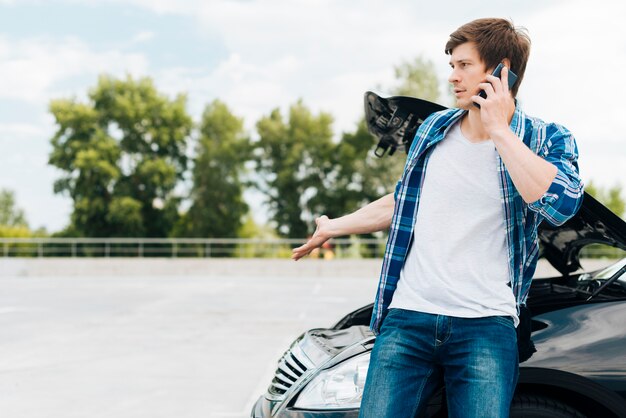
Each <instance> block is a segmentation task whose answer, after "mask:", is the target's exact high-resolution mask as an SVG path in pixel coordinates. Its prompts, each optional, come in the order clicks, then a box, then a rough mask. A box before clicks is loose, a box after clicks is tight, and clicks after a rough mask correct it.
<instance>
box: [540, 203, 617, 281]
mask: <svg viewBox="0 0 626 418" xmlns="http://www.w3.org/2000/svg"><path fill="white" fill-rule="evenodd" d="M538 234H539V241H540V242H541V244H542V246H541V248H542V252H541V255H542V256H543V257H545V258H546V260H548V261H549V262H550V264H552V266H553V267H554V268H555V269H557V270H558V271H559V272H560V273H561V274H563V275H564V276H566V275H568V274H569V273H571V272H573V271H576V270H578V269H579V268H580V263H579V255H580V250H581V249H582V248H583V247H584V246H586V245H589V244H606V245H610V246H612V247H617V248H621V249H622V250H626V222H625V221H624V220H623V219H621V218H620V217H619V216H617V215H615V214H614V213H613V212H611V211H610V210H609V209H607V208H606V207H605V206H604V205H602V204H601V203H600V202H598V201H597V200H596V199H595V198H594V197H593V196H591V195H590V194H589V193H587V192H585V196H584V197H583V203H582V206H581V208H580V210H579V211H578V212H577V213H576V215H574V216H573V217H572V218H571V219H570V220H568V221H567V222H565V223H564V224H563V225H561V226H556V227H555V226H552V225H550V224H549V223H548V222H542V223H541V224H540V225H539V231H538Z"/></svg>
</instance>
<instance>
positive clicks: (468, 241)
mask: <svg viewBox="0 0 626 418" xmlns="http://www.w3.org/2000/svg"><path fill="white" fill-rule="evenodd" d="M445 49H446V53H447V54H449V55H450V66H451V67H452V72H451V74H450V77H449V82H450V83H451V84H452V86H453V91H454V95H455V97H456V104H457V108H456V109H449V110H446V111H442V112H438V113H435V114H433V115H431V116H430V117H429V118H427V119H426V120H425V121H424V123H423V124H422V125H421V126H420V129H419V130H418V132H417V134H416V137H415V139H414V141H413V143H412V145H411V149H410V150H409V153H408V157H407V163H406V165H405V169H404V174H403V176H402V179H401V181H400V182H399V183H398V186H397V187H396V193H395V194H389V195H386V196H384V197H382V198H380V199H379V200H377V201H375V202H372V203H370V204H369V205H367V206H365V207H363V208H361V209H359V210H358V211H356V212H354V213H352V214H350V215H346V216H344V217H341V218H337V219H332V220H331V219H328V218H327V217H326V216H322V217H320V218H318V219H317V220H316V223H317V229H316V231H315V234H314V235H313V237H312V238H311V239H310V240H309V241H308V242H307V243H306V244H304V245H303V246H301V247H299V248H296V249H294V250H293V258H294V259H296V260H297V259H299V258H301V257H303V256H304V255H306V254H308V253H309V252H310V251H311V250H312V249H314V248H316V247H319V246H320V245H322V243H324V242H326V240H328V239H329V238H332V237H336V236H340V235H347V234H360V233H369V232H373V231H379V230H384V229H387V228H390V229H389V240H388V243H387V249H386V253H385V257H384V260H383V266H382V272H381V279H380V284H379V288H378V292H377V295H376V303H375V305H374V312H373V317H372V323H371V328H372V330H373V331H374V332H375V333H377V334H378V337H377V339H376V343H375V345H374V348H373V350H372V355H371V361H370V368H369V372H368V376H367V380H366V384H365V389H364V394H363V401H362V404H361V415H360V416H362V417H394V418H397V417H413V416H416V415H418V414H419V413H420V412H421V411H423V409H424V406H425V405H426V403H427V401H428V398H429V397H430V396H431V395H432V393H433V391H434V389H435V388H437V387H438V385H439V382H441V381H443V382H444V383H445V387H446V393H447V402H448V413H449V416H451V417H463V418H469V417H483V418H484V417H508V416H509V407H510V403H511V399H512V397H513V392H514V390H515V386H516V382H517V376H518V357H517V356H518V354H517V341H516V332H515V327H516V326H517V324H518V323H519V318H518V315H519V312H520V310H519V309H520V306H523V305H524V303H525V300H526V297H527V294H528V289H529V287H530V281H531V278H532V275H533V273H534V270H535V267H536V263H537V255H538V244H537V226H538V225H539V223H541V222H542V221H544V220H546V221H548V222H550V223H552V224H555V225H559V224H562V223H563V222H565V221H566V220H567V219H569V218H570V217H571V216H573V215H574V214H575V213H576V211H577V210H578V208H579V207H580V204H581V202H582V195H583V189H582V187H583V186H582V183H581V181H580V178H579V175H578V164H577V149H576V144H575V140H574V138H573V137H572V135H571V134H570V132H569V131H567V130H566V129H565V128H564V127H562V126H559V125H556V124H553V123H545V122H543V121H542V120H540V119H536V118H532V117H529V116H526V115H525V114H524V112H523V111H522V110H521V108H520V107H519V104H518V103H517V102H516V101H515V99H514V98H515V96H516V94H517V91H518V88H519V85H520V82H521V81H522V79H523V76H524V71H525V69H526V62H527V60H528V55H529V51H530V40H529V39H528V37H527V36H526V34H525V33H524V32H522V31H520V30H518V29H516V28H515V27H514V26H513V25H512V23H511V22H509V21H507V20H504V19H478V20H475V21H472V22H470V23H467V24H465V25H463V26H461V27H460V28H459V29H457V30H456V31H455V32H454V33H452V34H451V35H450V39H449V40H448V42H447V44H446V48H445ZM499 63H502V64H503V65H504V66H505V68H504V69H503V70H502V74H501V79H499V78H496V77H494V76H492V75H491V72H492V71H493V70H494V68H495V67H496V66H497V65H498V64H499ZM509 68H510V69H511V71H513V72H515V73H516V74H517V75H518V80H517V82H516V84H515V85H514V86H513V88H512V89H511V90H509V87H508V76H509V70H508V69H509ZM481 90H484V91H485V92H486V98H483V97H480V96H478V93H479V92H480V91H481ZM476 105H479V106H480V107H478V106H476Z"/></svg>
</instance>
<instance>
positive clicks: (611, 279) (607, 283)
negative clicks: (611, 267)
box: [587, 265, 626, 302]
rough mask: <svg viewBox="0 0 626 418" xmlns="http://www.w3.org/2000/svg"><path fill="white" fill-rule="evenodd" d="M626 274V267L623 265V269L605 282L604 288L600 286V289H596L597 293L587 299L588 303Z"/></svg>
mask: <svg viewBox="0 0 626 418" xmlns="http://www.w3.org/2000/svg"><path fill="white" fill-rule="evenodd" d="M624 272H626V265H623V266H622V268H621V269H619V270H617V272H616V273H615V274H614V275H612V276H611V278H610V279H609V280H607V281H606V282H604V283H603V284H602V286H600V287H599V288H597V289H596V291H595V292H593V293H592V294H591V296H589V297H588V298H587V302H589V301H590V300H591V299H593V298H594V297H596V296H598V295H599V294H600V292H602V291H603V290H604V289H606V288H607V287H608V286H610V285H611V284H612V283H613V282H614V281H616V280H617V279H619V278H620V276H621V275H622V274H623V273H624Z"/></svg>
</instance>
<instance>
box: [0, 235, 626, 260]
mask: <svg viewBox="0 0 626 418" xmlns="http://www.w3.org/2000/svg"><path fill="white" fill-rule="evenodd" d="M304 242H305V240H304V239H261V238H0V252H1V253H0V256H1V257H105V258H107V257H168V258H176V257H199V258H206V257H239V258H259V257H260V258H289V257H290V256H291V249H292V248H294V247H296V246H299V245H301V244H302V243H304ZM329 244H330V245H329V246H328V248H322V249H319V250H316V253H314V254H313V257H320V258H376V257H382V256H383V255H384V252H385V244H386V239H384V238H380V239H376V238H375V239H365V238H358V237H351V238H341V239H332V240H330V241H329ZM581 256H582V258H621V257H625V256H626V251H623V250H620V249H617V248H613V247H609V246H605V245H589V246H587V247H585V248H584V249H583V250H582V254H581Z"/></svg>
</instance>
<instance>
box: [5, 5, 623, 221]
mask: <svg viewBox="0 0 626 418" xmlns="http://www.w3.org/2000/svg"><path fill="white" fill-rule="evenodd" d="M624 16H626V2H622V1H606V0H599V1H593V2H590V1H588V0H585V1H578V0H574V1H565V0H552V1H550V0H544V1H535V0H526V1H517V0H511V1H503V2H499V3H498V4H494V2H481V3H477V2H469V1H458V0H448V1H446V2H435V1H430V2H422V1H416V0H395V1H393V0H389V1H386V2H383V1H370V0H361V1H358V2H356V1H347V0H334V1H331V0H315V1H314V0H307V1H304V0H126V1H122V0H64V1H60V0H45V1H43V0H39V1H36V0H23V1H22V0H0V147H1V148H0V149H1V151H0V189H2V188H7V189H10V190H13V191H14V192H15V193H16V198H17V202H18V205H19V206H20V207H22V208H23V209H24V210H25V212H26V217H27V219H28V220H29V223H30V225H31V227H34V228H37V227H41V226H43V227H46V228H47V229H48V231H51V232H53V231H58V230H60V229H62V228H63V227H65V226H66V225H67V223H68V222H69V216H70V213H71V210H72V201H71V199H70V198H69V197H67V196H63V195H55V194H54V192H53V183H54V180H55V179H57V178H59V177H60V174H61V173H60V172H59V171H58V170H56V169H55V168H54V167H51V166H49V165H48V164H47V161H48V155H49V153H50V150H51V145H50V139H51V138H52V136H53V135H54V132H55V125H54V120H53V118H52V116H51V114H50V113H49V111H48V105H49V103H50V101H51V100H53V99H58V98H70V97H76V98H78V99H81V100H83V99H85V98H86V95H87V92H88V91H89V89H90V88H91V87H93V86H95V84H96V83H97V79H98V76H99V75H100V74H110V75H113V76H117V77H125V76H126V75H127V74H130V75H132V76H133V77H143V76H148V77H151V78H152V79H153V80H154V82H155V84H156V87H157V88H158V89H159V90H160V91H161V92H163V93H165V94H167V95H169V96H170V97H174V96H175V95H176V94H178V93H181V92H184V93H186V94H187V97H188V103H187V104H188V111H189V112H190V114H191V115H192V116H193V117H194V119H195V120H196V121H198V120H199V117H200V114H201V112H202V110H203V109H204V107H205V106H206V105H207V104H208V103H210V102H211V101H213V100H214V99H220V100H222V101H223V102H225V103H226V104H228V106H229V107H230V108H231V110H232V111H233V112H234V113H235V114H237V115H238V116H240V117H243V118H244V121H245V126H246V129H247V130H248V131H249V133H250V134H251V135H253V136H254V125H255V123H256V121H257V120H258V119H259V118H260V117H262V116H264V115H267V114H268V113H269V112H270V111H271V110H272V109H274V108H276V107H279V108H281V109H283V110H286V109H288V107H289V106H290V105H292V104H294V103H295V102H297V101H298V100H299V99H302V100H303V102H304V103H305V104H306V105H307V106H309V107H310V108H311V109H312V110H313V111H314V112H320V111H325V112H330V113H331V114H332V115H333V116H334V118H335V123H334V130H335V132H336V134H337V135H339V134H340V133H341V132H343V131H351V130H353V129H354V127H355V125H356V122H357V120H358V119H359V118H360V116H361V114H362V112H363V93H364V92H365V91H367V90H372V89H377V88H382V89H383V90H384V88H385V87H387V88H390V87H391V86H393V83H394V73H393V68H394V66H396V65H399V64H400V63H402V62H403V61H407V60H412V59H413V58H414V57H416V56H419V55H421V56H422V57H424V58H426V59H428V60H431V61H432V62H433V63H434V64H435V68H436V71H437V75H438V77H439V79H440V83H441V87H442V89H447V81H446V80H447V77H448V75H449V69H450V68H449V64H448V60H449V57H448V56H446V55H445V54H444V51H443V50H444V45H445V42H446V41H447V39H448V35H449V34H450V33H451V32H453V31H454V30H455V29H456V28H457V27H459V26H460V25H462V24H463V23H466V22H468V21H470V20H473V19H475V18H479V17H504V18H510V19H512V20H513V21H514V23H515V24H516V25H518V26H523V27H525V28H526V29H527V30H528V33H529V35H530V37H531V40H532V48H531V56H530V60H529V63H528V67H527V70H526V75H525V77H524V81H523V83H522V85H521V87H520V91H519V94H518V98H519V99H520V103H521V105H522V106H523V108H524V110H525V111H526V112H527V113H528V114H530V115H533V116H537V117H540V118H542V119H544V120H547V121H553V122H558V123H560V124H563V125H565V126H566V127H567V128H568V129H569V130H571V131H572V132H573V133H574V135H575V137H576V140H577V143H578V147H579V152H580V159H579V163H580V170H581V176H582V178H583V180H585V181H586V182H588V181H589V180H593V181H594V183H595V184H597V185H601V186H604V187H610V186H613V185H615V184H618V183H621V184H622V185H623V186H626V131H625V129H624V128H623V126H622V122H623V119H621V117H623V115H624V114H626V100H625V99H626V81H625V79H624V77H622V75H623V74H624V69H625V68H626V25H625V24H624V22H623V19H624ZM379 91H380V90H379ZM380 92H381V93H384V91H380ZM444 104H447V103H444ZM620 116H621V117H620ZM251 196H252V197H251V198H252V199H253V200H254V201H253V202H249V203H251V204H252V206H253V207H260V206H261V200H262V196H259V195H258V194H256V195H255V194H253V195H251ZM261 212H262V211H261Z"/></svg>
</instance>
